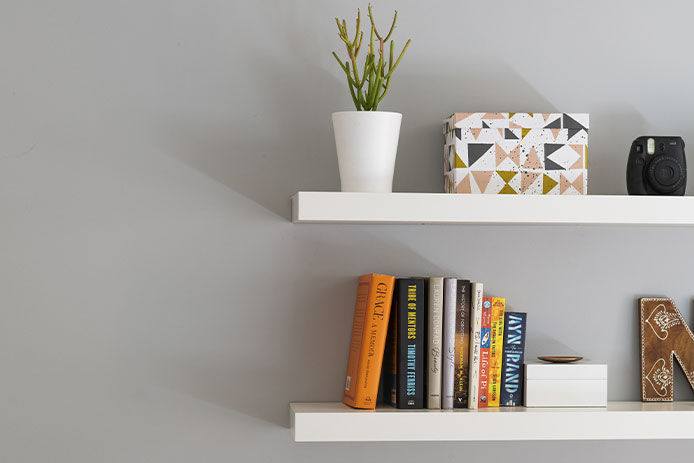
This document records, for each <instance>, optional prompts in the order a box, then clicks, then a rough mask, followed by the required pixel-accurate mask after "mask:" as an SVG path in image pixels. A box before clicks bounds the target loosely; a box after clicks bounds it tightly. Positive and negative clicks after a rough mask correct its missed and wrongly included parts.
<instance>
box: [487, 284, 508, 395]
mask: <svg viewBox="0 0 694 463" xmlns="http://www.w3.org/2000/svg"><path fill="white" fill-rule="evenodd" d="M505 310H506V299H504V298H503V297H494V298H492V339H491V341H492V344H491V347H490V349H489V401H488V406H489V407H498V406H499V397H500V394H501V364H502V362H503V348H504V311H505Z"/></svg>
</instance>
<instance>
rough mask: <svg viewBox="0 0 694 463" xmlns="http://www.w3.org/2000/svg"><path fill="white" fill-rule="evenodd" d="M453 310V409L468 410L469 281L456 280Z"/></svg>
mask: <svg viewBox="0 0 694 463" xmlns="http://www.w3.org/2000/svg"><path fill="white" fill-rule="evenodd" d="M455 299H456V309H455V383H454V388H453V407H454V408H468V393H469V392H470V391H469V388H470V384H469V374H470V281H469V280H458V282H457V288H456V298H455Z"/></svg>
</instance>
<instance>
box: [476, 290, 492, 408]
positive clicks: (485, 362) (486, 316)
mask: <svg viewBox="0 0 694 463" xmlns="http://www.w3.org/2000/svg"><path fill="white" fill-rule="evenodd" d="M481 313H482V317H481V323H482V327H481V329H480V381H479V400H478V401H477V407H478V408H486V407H487V395H488V393H489V348H490V346H491V337H492V333H491V331H492V298H491V297H483V298H482V312H481Z"/></svg>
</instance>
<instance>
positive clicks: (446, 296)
mask: <svg viewBox="0 0 694 463" xmlns="http://www.w3.org/2000/svg"><path fill="white" fill-rule="evenodd" d="M457 283H458V280H457V279H456V278H444V279H443V346H442V347H443V359H442V366H441V370H442V371H441V408H443V409H444V410H451V409H453V383H454V381H455V378H454V374H455V298H456V288H457Z"/></svg>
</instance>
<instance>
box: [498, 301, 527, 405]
mask: <svg viewBox="0 0 694 463" xmlns="http://www.w3.org/2000/svg"><path fill="white" fill-rule="evenodd" d="M527 317H528V314H526V313H522V312H506V315H505V316H504V325H505V328H504V361H503V364H502V367H501V399H500V402H501V405H502V406H504V407H512V406H516V405H523V373H524V370H525V369H524V368H523V361H524V359H525V325H526V320H527Z"/></svg>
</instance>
